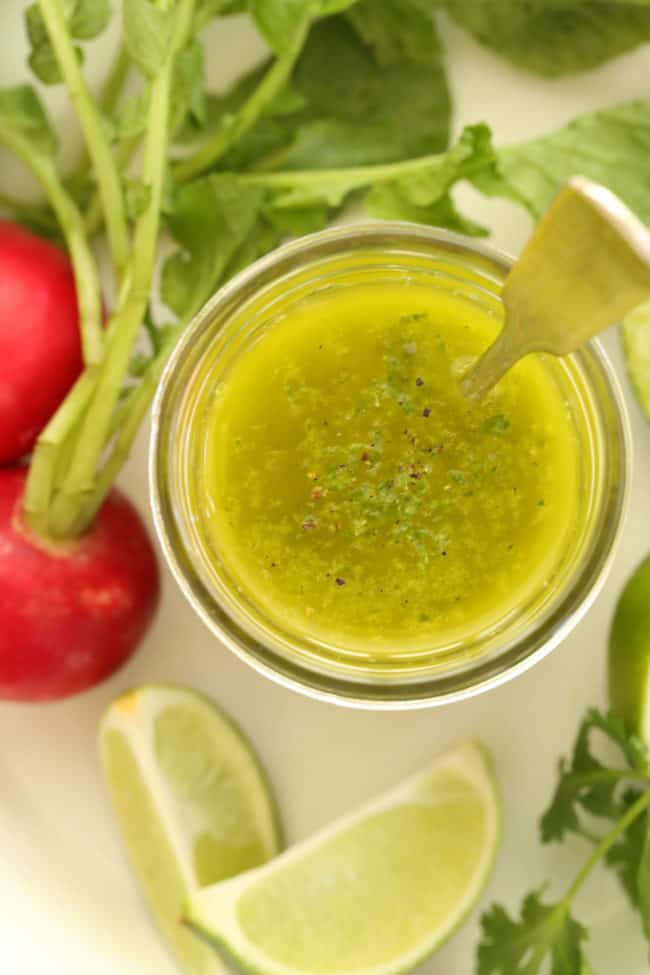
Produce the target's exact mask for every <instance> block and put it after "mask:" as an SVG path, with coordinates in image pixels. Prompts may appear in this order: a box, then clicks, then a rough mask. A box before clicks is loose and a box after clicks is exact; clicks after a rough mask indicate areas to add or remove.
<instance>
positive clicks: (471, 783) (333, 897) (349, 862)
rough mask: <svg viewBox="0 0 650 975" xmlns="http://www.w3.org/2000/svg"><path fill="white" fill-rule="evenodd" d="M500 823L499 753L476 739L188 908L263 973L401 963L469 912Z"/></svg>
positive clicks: (415, 957) (368, 974)
mask: <svg viewBox="0 0 650 975" xmlns="http://www.w3.org/2000/svg"><path fill="white" fill-rule="evenodd" d="M500 831H501V813H500V802H499V798H498V794H497V788H496V783H495V780H494V776H493V773H492V768H491V762H490V760H489V758H488V756H487V754H486V752H485V751H484V749H483V748H482V747H481V746H480V745H478V744H475V743H473V742H469V743H467V744H464V745H462V746H460V747H458V748H456V749H454V750H453V751H451V752H449V753H447V754H446V755H444V756H443V757H441V758H439V759H438V760H437V761H436V762H435V763H434V764H433V765H432V766H430V767H429V768H428V769H427V770H425V771H424V772H421V773H419V774H418V775H415V776H414V777H412V778H410V779H408V780H407V781H405V782H404V783H402V784H401V785H399V786H398V787H397V788H395V789H394V790H392V791H390V792H388V793H387V794H386V795H384V796H383V797H381V798H379V799H377V800H375V801H374V802H371V803H370V804H368V805H366V806H365V807H363V808H362V809H360V810H358V811H356V812H354V813H352V814H350V815H349V816H347V817H345V818H343V819H341V820H339V821H338V822H336V823H334V824H332V825H331V826H329V827H327V828H326V829H325V830H323V831H322V832H320V833H319V834H317V835H316V836H314V837H312V838H310V839H308V840H306V841H305V842H303V843H300V844H299V845H297V846H295V847H293V848H291V849H289V850H287V851H286V852H285V853H283V854H281V855H280V856H279V857H277V858H276V859H275V860H273V861H272V862H271V863H269V864H268V865H266V866H264V867H261V868H258V869H254V870H251V871H249V872H247V873H246V874H242V875H240V876H239V877H235V878H233V879H231V880H228V881H225V882H223V883H218V884H216V885H214V886H212V887H209V888H204V889H203V890H202V891H199V892H198V893H196V894H194V895H191V896H190V898H189V900H188V903H187V905H186V908H185V912H184V913H185V920H186V921H187V923H188V924H189V925H190V926H191V927H192V928H193V929H194V930H195V931H196V932H197V933H198V934H200V935H201V936H202V937H203V938H204V939H206V940H207V941H208V942H210V943H212V944H214V945H215V946H216V947H217V948H218V949H219V950H220V952H221V953H222V954H223V955H224V956H225V957H226V959H229V960H231V961H233V962H234V963H235V965H237V966H240V967H241V968H242V969H244V970H245V971H247V972H251V973H256V975H352V973H355V975H397V973H401V972H406V971H410V970H411V969H412V968H414V967H415V966H416V965H418V964H419V963H420V962H422V961H423V960H424V959H425V958H426V957H427V956H429V955H430V954H432V953H433V952H434V951H435V950H437V949H438V948H439V947H441V945H442V944H443V943H444V942H445V941H446V940H447V939H448V938H449V937H450V936H451V934H453V933H454V931H455V930H456V929H457V928H458V927H459V925H460V924H461V923H462V921H463V920H464V919H465V918H466V916H467V915H468V913H469V912H470V910H471V909H472V907H473V906H474V905H475V904H476V901H477V900H478V898H479V896H480V895H481V893H482V891H483V889H484V887H485V884H486V882H487V880H488V878H489V875H490V872H491V868H492V865H493V862H494V858H495V855H496V851H497V848H498V844H499V837H500ZM283 939H284V940H283Z"/></svg>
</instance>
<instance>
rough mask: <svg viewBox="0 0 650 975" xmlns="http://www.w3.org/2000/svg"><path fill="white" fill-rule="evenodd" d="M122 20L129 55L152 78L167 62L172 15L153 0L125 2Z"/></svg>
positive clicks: (127, 0) (126, 0)
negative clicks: (156, 5)
mask: <svg viewBox="0 0 650 975" xmlns="http://www.w3.org/2000/svg"><path fill="white" fill-rule="evenodd" d="M122 17H123V22H124V41H125V43H126V46H127V50H128V52H129V54H130V55H131V57H132V58H133V60H134V62H135V63H136V64H137V66H138V67H139V68H140V70H141V71H142V73H143V74H144V75H145V76H147V77H149V78H153V77H154V76H155V75H156V74H157V73H158V72H159V71H160V66H161V65H162V64H163V63H164V62H165V61H166V59H167V53H168V49H169V43H170V40H171V34H172V25H173V15H172V14H171V12H169V11H163V10H161V9H160V8H158V7H155V6H154V4H153V3H151V0H124V3H123V8H122Z"/></svg>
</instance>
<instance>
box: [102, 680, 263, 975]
mask: <svg viewBox="0 0 650 975" xmlns="http://www.w3.org/2000/svg"><path fill="white" fill-rule="evenodd" d="M99 745H100V757H101V762H102V767H103V771H104V776H105V780H106V784H107V787H108V791H109V794H110V798H111V801H112V806H113V810H114V812H115V814H116V818H117V821H118V824H119V826H120V829H121V833H122V838H123V840H124V843H125V846H126V850H127V854H128V859H129V861H130V864H131V867H132V868H133V871H134V873H135V875H136V877H137V879H138V881H139V886H140V891H141V893H142V895H143V898H144V900H145V903H146V905H147V907H148V908H149V910H150V913H151V915H152V917H153V919H154V921H155V923H156V926H157V927H158V929H159V931H160V933H161V935H162V936H163V938H164V940H165V941H166V942H167V944H168V947H169V948H170V950H171V952H172V954H173V955H174V956H175V958H176V960H177V962H178V963H179V965H180V966H181V969H183V970H184V971H186V972H189V973H192V975H213V973H219V972H223V971H224V969H223V967H222V966H221V964H220V963H219V961H218V959H217V957H216V956H215V953H214V952H213V951H211V950H210V949H208V948H207V947H206V946H205V945H203V944H201V943H200V941H199V940H198V939H197V938H196V937H195V936H194V935H193V934H191V932H189V931H187V929H185V928H184V927H183V926H182V925H181V923H180V914H181V906H182V904H183V902H184V900H185V899H186V898H187V897H188V896H189V895H190V894H192V893H193V892H194V891H197V890H199V889H200V888H201V886H203V885H204V884H210V883H214V882H216V881H218V880H223V879H224V878H225V877H230V876H233V875H234V874H236V873H238V872H240V871H241V870H247V869H250V868H251V867H254V866H256V865H258V864H261V863H264V862H265V861H266V860H267V859H269V858H270V857H272V856H274V855H275V854H277V852H278V850H279V849H280V847H281V839H280V828H279V821H278V817H277V812H276V807H275V804H274V801H273V798H272V796H271V793H270V790H269V787H268V783H267V780H266V777H265V775H264V773H263V771H262V769H261V767H260V765H259V763H258V761H257V759H256V757H255V755H254V753H253V752H252V749H251V747H250V745H249V744H248V742H247V741H246V739H245V738H244V736H243V735H242V733H241V732H240V731H239V729H238V728H237V727H236V726H235V725H234V723H233V722H232V721H231V720H230V719H229V718H227V717H226V716H225V715H224V714H223V713H222V712H221V711H220V710H219V709H218V708H217V707H216V705H215V704H214V703H213V702H212V701H211V700H210V699H209V698H207V697H204V696H203V695H201V694H198V693H197V692H195V691H193V690H190V689H187V688H183V687H177V686H173V685H147V686H144V687H141V688H137V689H135V690H133V691H129V692H128V693H126V694H124V695H122V696H121V697H119V698H118V699H117V700H116V701H114V702H113V704H112V705H111V706H110V707H109V709H108V711H107V712H106V715H105V716H104V719H103V721H102V723H101V726H100V737H99Z"/></svg>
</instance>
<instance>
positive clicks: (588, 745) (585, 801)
mask: <svg viewBox="0 0 650 975" xmlns="http://www.w3.org/2000/svg"><path fill="white" fill-rule="evenodd" d="M594 731H600V732H601V733H602V734H603V735H604V736H605V737H606V738H607V739H608V740H609V742H610V743H611V744H613V745H615V746H616V747H617V748H618V750H619V751H620V752H622V757H623V758H624V760H625V763H624V764H623V763H620V764H619V767H617V768H612V767H611V766H607V765H605V764H604V763H603V762H601V761H600V760H599V759H598V758H597V757H596V756H595V755H594V753H593V748H592V734H593V732H594ZM647 767H648V750H647V748H646V746H645V745H644V743H643V742H642V741H641V740H640V739H639V738H638V737H637V736H636V735H633V734H631V733H630V732H629V731H628V729H627V727H626V725H625V722H624V721H623V719H622V718H620V717H619V716H618V715H616V714H614V713H611V712H610V713H609V714H606V715H605V714H602V713H601V712H600V711H597V710H596V709H595V708H592V709H591V710H589V711H588V712H587V715H586V716H585V718H584V720H583V722H582V724H581V726H580V728H579V731H578V735H577V737H576V742H575V745H574V748H573V755H572V758H571V762H570V763H567V762H566V760H565V759H561V761H560V766H559V771H560V779H559V782H558V785H557V788H556V790H555V794H554V796H553V799H552V801H551V804H550V806H549V807H548V809H547V810H546V812H545V813H544V815H543V816H542V818H541V822H540V828H541V835H542V842H544V843H550V842H553V841H557V840H562V839H563V838H564V836H565V835H566V834H567V833H570V832H573V833H581V832H582V824H581V815H580V814H581V813H584V812H587V813H589V814H591V815H594V816H600V817H603V818H609V819H618V818H619V817H620V816H621V815H622V814H623V813H624V812H625V803H624V800H623V798H622V797H621V796H620V785H621V783H622V782H623V781H624V780H625V779H626V778H630V777H634V773H635V772H637V771H638V772H645V770H646V769H647Z"/></svg>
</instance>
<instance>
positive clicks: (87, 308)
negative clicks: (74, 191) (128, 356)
mask: <svg viewBox="0 0 650 975" xmlns="http://www.w3.org/2000/svg"><path fill="white" fill-rule="evenodd" d="M0 142H2V143H4V145H5V146H7V148H9V149H11V150H12V151H13V152H15V153H16V155H17V156H18V157H19V158H20V159H22V161H23V162H24V163H25V165H26V166H28V167H29V169H31V171H32V173H33V174H34V176H35V177H36V179H37V180H38V182H39V183H40V185H41V186H42V188H43V191H44V192H45V195H46V196H47V198H48V201H49V203H50V205H51V207H52V209H53V210H54V213H55V215H56V218H57V220H58V222H59V226H60V228H61V231H62V233H63V236H64V238H65V242H66V245H67V249H68V253H69V256H70V262H71V264H72V271H73V274H74V280H75V289H76V292H77V304H78V307H79V319H80V328H81V343H82V347H83V355H84V362H85V364H86V366H91V365H93V364H96V363H98V362H99V361H100V359H101V358H102V354H103V350H104V339H103V335H102V309H101V297H100V287H99V276H98V272H97V264H96V262H95V258H94V255H93V252H92V250H91V248H90V245H89V243H88V239H87V237H86V232H85V229H84V220H83V216H82V215H81V212H80V210H79V208H78V207H77V205H76V203H75V202H74V200H73V199H72V197H71V196H70V194H69V193H68V192H67V190H66V189H65V187H64V186H63V184H62V182H61V180H60V179H59V177H58V174H57V171H56V167H55V165H54V163H53V161H52V160H51V159H50V157H49V156H46V155H41V154H40V153H38V152H36V151H35V150H34V148H33V146H32V145H31V143H30V142H28V141H27V140H26V139H23V138H21V136H20V135H18V134H17V133H16V132H14V131H13V130H11V129H9V128H6V129H3V130H0Z"/></svg>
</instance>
